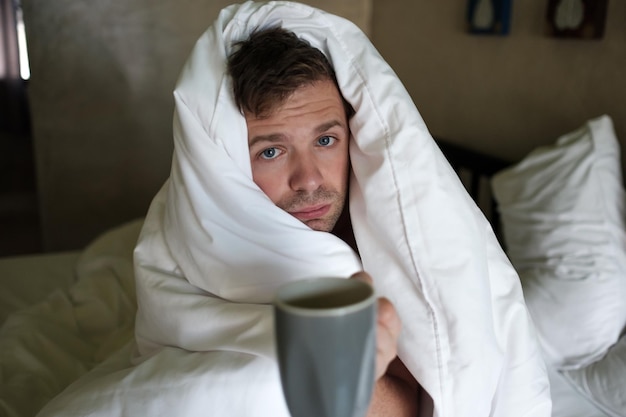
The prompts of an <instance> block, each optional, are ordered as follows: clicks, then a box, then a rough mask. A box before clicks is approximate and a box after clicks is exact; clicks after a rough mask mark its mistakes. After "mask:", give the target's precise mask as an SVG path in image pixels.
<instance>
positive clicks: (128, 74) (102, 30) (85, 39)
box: [22, 0, 371, 251]
mask: <svg viewBox="0 0 626 417" xmlns="http://www.w3.org/2000/svg"><path fill="white" fill-rule="evenodd" d="M22 3H23V7H24V20H25V26H26V35H27V40H28V44H29V45H28V46H29V58H30V64H31V80H30V102H31V114H32V122H33V137H34V144H35V152H36V164H37V178H38V190H39V203H40V213H41V216H40V217H41V226H42V232H43V244H44V249H45V250H47V251H56V250H64V249H74V248H80V247H82V246H84V245H85V244H86V243H88V242H89V241H90V240H91V239H93V238H94V237H95V236H96V235H98V234H99V233H101V232H102V231H103V230H105V229H107V228H110V227H112V226H115V225H118V224H120V223H122V222H124V221H128V220H130V219H134V218H136V217H140V216H144V215H145V214H146V211H147V209H148V205H149V203H150V201H151V199H152V197H153V196H154V195H155V194H156V192H157V190H158V189H159V187H160V186H161V185H162V184H163V182H164V181H165V179H166V178H167V176H168V174H169V168H170V160H171V155H172V138H171V132H172V114H173V98H172V91H173V89H174V85H175V81H176V78H177V77H178V74H179V72H180V69H181V68H182V65H183V64H184V62H185V59H186V57H187V55H188V54H189V52H190V50H191V48H192V46H193V44H194V43H195V41H196V39H197V38H198V37H199V36H200V34H201V33H202V32H203V31H204V30H205V29H206V28H207V27H208V26H209V25H210V24H211V23H212V22H213V20H214V19H215V18H216V17H217V14H218V12H219V11H220V9H221V8H223V7H224V6H226V5H228V4H230V3H232V0H210V1H206V0H205V1H202V0H163V1H153V0H115V1H83V0H54V1H49V0H23V1H22ZM311 3H312V4H314V5H317V6H318V7H322V8H325V9H327V10H329V11H332V12H334V13H336V14H340V15H343V16H345V17H347V18H349V19H351V20H353V21H355V22H357V23H358V24H359V25H360V26H361V27H362V28H363V29H365V30H368V28H369V22H370V20H369V19H370V13H371V0H341V1H333V0H311Z"/></svg>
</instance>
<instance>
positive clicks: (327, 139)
mask: <svg viewBox="0 0 626 417" xmlns="http://www.w3.org/2000/svg"><path fill="white" fill-rule="evenodd" d="M335 141H336V139H335V138H333V137H332V136H322V137H321V138H319V139H318V140H317V143H319V144H320V145H321V146H330V145H332V144H333V143H335Z"/></svg>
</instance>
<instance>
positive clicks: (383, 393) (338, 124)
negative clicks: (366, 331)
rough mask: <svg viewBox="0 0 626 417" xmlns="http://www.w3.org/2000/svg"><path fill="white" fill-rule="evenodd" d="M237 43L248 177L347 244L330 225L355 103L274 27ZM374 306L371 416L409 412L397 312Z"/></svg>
mask: <svg viewBox="0 0 626 417" xmlns="http://www.w3.org/2000/svg"><path fill="white" fill-rule="evenodd" d="M238 47H239V49H238V50H237V51H236V52H234V53H233V54H232V55H231V57H230V59H229V65H228V69H229V73H230V75H231V76H232V77H233V90H234V96H235V101H236V103H237V104H238V106H239V108H240V109H241V110H242V112H243V114H244V116H245V118H246V125H247V127H248V146H249V148H250V163H251V166H252V177H253V179H254V182H255V183H256V184H257V185H258V186H259V187H260V188H261V190H263V192H265V194H267V196H268V197H269V198H270V199H271V200H272V201H273V202H274V203H275V204H276V205H277V206H278V207H280V208H281V209H283V210H285V211H286V212H287V213H289V214H291V215H292V216H294V217H295V218H297V219H298V220H300V221H302V222H303V223H304V224H306V225H307V226H309V227H310V228H311V229H314V230H319V231H323V232H332V231H335V234H337V235H338V236H339V237H340V238H342V239H343V240H344V241H346V242H347V243H352V242H353V238H352V231H351V230H350V228H349V225H348V227H345V225H342V226H344V227H342V228H340V229H341V230H337V229H335V227H336V226H337V222H338V220H339V219H340V217H341V214H342V213H343V212H344V204H345V202H346V198H347V190H348V170H349V166H350V163H349V154H348V144H349V141H350V129H349V125H348V119H349V117H350V116H351V115H352V114H353V113H354V110H353V109H352V107H351V106H350V104H348V103H347V102H346V101H345V100H344V99H343V97H342V96H341V93H340V92H339V89H338V86H337V80H336V78H335V73H334V71H333V69H332V67H331V65H330V63H329V62H328V60H327V59H326V57H325V56H324V54H322V53H321V52H320V51H319V50H317V49H315V48H313V47H311V46H310V44H308V43H307V42H305V41H303V40H301V39H299V38H298V37H297V36H296V35H295V34H293V33H292V32H288V31H286V30H284V29H281V28H269V29H266V30H263V31H257V32H254V33H252V35H251V36H250V37H249V38H248V39H247V40H246V41H244V42H241V43H239V45H238ZM348 216H349V215H346V216H344V221H349V217H348ZM353 249H355V250H356V248H355V247H353ZM363 276H365V279H367V277H366V274H361V275H359V277H363ZM378 312H379V320H378V331H377V336H378V341H377V342H378V358H377V371H376V375H377V384H376V388H375V390H374V396H373V402H372V408H371V413H370V415H371V416H375V415H393V416H398V417H399V416H402V415H406V416H415V415H416V414H417V395H418V386H417V382H416V381H415V378H413V376H412V375H411V374H410V372H408V370H407V369H406V367H405V366H404V365H403V364H402V362H401V361H400V360H399V359H398V358H397V357H396V344H397V338H398V336H399V333H400V322H399V319H398V318H397V315H396V313H395V310H394V309H393V307H392V305H391V304H390V303H389V302H388V301H387V300H385V299H382V300H380V302H379V308H378ZM394 358H395V359H394ZM391 360H393V361H394V362H393V366H391V367H389V363H390V362H391Z"/></svg>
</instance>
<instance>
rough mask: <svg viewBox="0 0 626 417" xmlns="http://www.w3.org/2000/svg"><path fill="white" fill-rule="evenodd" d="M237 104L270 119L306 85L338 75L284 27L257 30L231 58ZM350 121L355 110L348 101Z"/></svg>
mask: <svg viewBox="0 0 626 417" xmlns="http://www.w3.org/2000/svg"><path fill="white" fill-rule="evenodd" d="M228 72H229V74H230V75H231V76H232V78H233V93H234V95H235V102H236V104H237V106H238V107H239V109H240V110H241V111H242V112H244V113H250V114H253V115H254V116H256V117H261V118H262V117H267V116H269V115H270V114H271V112H272V111H273V110H274V109H275V108H276V107H277V106H279V105H280V104H282V103H283V102H284V101H285V100H286V99H287V98H289V96H290V95H291V94H292V93H293V92H294V91H295V90H297V89H298V88H299V87H302V86H304V85H308V84H312V83H315V82H317V81H324V80H329V81H333V82H334V83H335V85H336V86H337V89H338V90H339V86H338V84H337V78H336V77H335V71H334V70H333V67H332V66H331V65H330V62H328V59H327V58H326V56H324V54H323V53H322V52H321V51H320V50H318V49H317V48H314V47H313V46H311V45H310V44H309V43H308V42H307V41H305V40H303V39H300V38H298V37H297V36H296V35H295V34H294V33H293V32H290V31H288V30H286V29H283V28H280V27H273V28H269V29H264V30H255V31H254V32H253V33H252V34H251V35H250V37H249V38H248V39H247V40H245V41H240V42H237V43H236V44H235V52H233V53H232V54H231V55H230V56H229V58H228ZM344 106H345V107H346V114H347V116H348V118H349V117H350V116H351V115H352V113H353V112H354V110H352V107H351V106H350V105H349V104H348V103H347V102H346V101H345V100H344Z"/></svg>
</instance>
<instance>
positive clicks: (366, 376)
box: [274, 278, 377, 417]
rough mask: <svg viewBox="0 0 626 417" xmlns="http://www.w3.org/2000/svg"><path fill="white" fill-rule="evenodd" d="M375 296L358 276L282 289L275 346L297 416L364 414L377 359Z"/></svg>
mask: <svg viewBox="0 0 626 417" xmlns="http://www.w3.org/2000/svg"><path fill="white" fill-rule="evenodd" d="M376 305H377V304H376V297H375V294H374V290H373V288H372V286H371V285H369V284H368V283H366V282H363V281H359V280H357V279H346V278H318V279H307V280H302V281H295V282H291V283H288V284H285V285H283V286H282V287H280V288H279V289H278V292H277V294H276V301H275V304H274V317H275V325H276V342H277V343H276V346H277V354H278V364H279V369H280V376H281V382H282V386H283V393H284V395H285V399H286V401H287V406H288V408H289V411H290V412H291V415H292V416H296V417H363V416H365V415H366V413H367V409H368V407H369V403H370V400H371V396H372V391H373V387H374V379H375V363H376Z"/></svg>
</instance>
